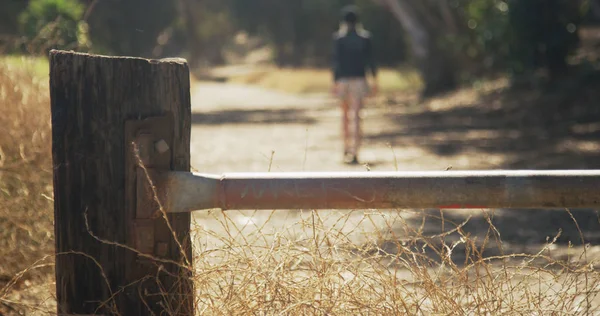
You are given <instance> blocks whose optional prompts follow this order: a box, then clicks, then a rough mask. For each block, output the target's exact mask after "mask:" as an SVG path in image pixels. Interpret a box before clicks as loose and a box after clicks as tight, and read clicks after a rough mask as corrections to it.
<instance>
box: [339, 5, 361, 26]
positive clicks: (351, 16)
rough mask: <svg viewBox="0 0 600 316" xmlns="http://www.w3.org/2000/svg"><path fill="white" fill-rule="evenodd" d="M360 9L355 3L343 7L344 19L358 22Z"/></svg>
mask: <svg viewBox="0 0 600 316" xmlns="http://www.w3.org/2000/svg"><path fill="white" fill-rule="evenodd" d="M358 16H359V9H358V7H357V6H355V5H348V6H345V7H344V8H343V9H342V20H343V21H344V22H346V23H349V24H356V23H358Z"/></svg>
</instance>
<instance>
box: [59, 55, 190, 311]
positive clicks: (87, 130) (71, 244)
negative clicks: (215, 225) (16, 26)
mask: <svg viewBox="0 0 600 316" xmlns="http://www.w3.org/2000/svg"><path fill="white" fill-rule="evenodd" d="M50 93H51V99H52V101H51V108H52V139H53V146H52V155H53V163H54V199H55V202H54V208H55V238H56V252H57V255H56V290H57V293H56V294H57V300H58V314H59V315H65V314H115V313H118V314H121V315H148V314H152V313H154V314H157V315H159V314H165V313H166V314H171V315H173V314H176V315H191V314H193V286H192V281H191V271H192V270H191V265H192V262H191V261H192V252H191V241H190V238H189V237H190V214H169V215H164V214H165V213H163V212H162V211H161V210H160V209H159V207H158V206H157V205H158V204H157V202H155V201H154V199H153V198H152V194H151V193H152V190H150V189H151V187H150V186H149V185H147V183H149V182H148V178H147V177H146V173H145V172H144V169H143V168H141V167H140V166H139V164H138V162H140V160H141V161H143V163H144V165H145V166H148V167H151V168H153V169H157V170H179V171H189V167H190V129H191V125H190V124H191V107H190V83H189V70H188V67H187V64H186V62H185V61H184V60H181V59H165V60H146V59H141V58H130V57H108V56H97V55H89V54H81V53H73V52H65V51H57V50H53V51H51V53H50ZM132 143H136V144H137V149H138V152H139V154H138V155H137V156H136V155H134V148H136V146H133V145H132ZM138 158H139V159H138ZM149 193H150V194H149ZM163 215H164V216H163ZM165 218H168V221H167V220H165ZM175 236H176V238H175Z"/></svg>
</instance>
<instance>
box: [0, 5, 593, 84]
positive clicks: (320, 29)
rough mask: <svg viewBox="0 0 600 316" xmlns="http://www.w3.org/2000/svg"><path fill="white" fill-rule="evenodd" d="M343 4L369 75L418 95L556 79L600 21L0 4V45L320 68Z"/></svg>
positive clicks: (509, 9)
mask: <svg viewBox="0 0 600 316" xmlns="http://www.w3.org/2000/svg"><path fill="white" fill-rule="evenodd" d="M347 4H357V5H358V6H359V7H360V8H361V9H362V22H363V24H364V25H365V27H366V28H367V29H368V30H370V31H372V33H373V40H374V45H375V48H376V52H377V57H378V60H379V62H380V64H382V65H385V66H391V67H396V66H400V65H406V64H408V65H413V66H415V67H416V68H417V69H418V70H419V71H420V73H421V76H422V77H423V79H424V83H425V89H424V94H426V95H429V94H431V95H433V94H436V93H440V92H443V91H445V90H448V89H452V88H454V87H456V86H457V85H460V84H461V83H464V82H469V81H472V80H474V79H476V78H481V77H483V76H488V75H495V74H498V73H506V74H509V75H511V76H512V77H513V78H514V79H516V80H515V82H518V80H520V79H523V78H525V79H524V80H525V81H527V80H529V78H531V77H532V76H537V75H539V73H544V74H545V75H546V76H548V77H549V78H556V77H559V76H561V75H563V74H564V73H565V72H566V70H567V69H568V68H569V62H570V58H571V57H572V54H573V52H574V50H575V48H576V47H577V46H578V44H579V30H580V28H581V26H582V24H586V23H587V24H596V23H598V16H599V14H600V5H599V4H598V1H597V0H356V1H351V0H330V1H322V0H253V1H248V0H169V1H167V0H128V1H118V0H102V1H98V0H0V6H1V8H2V10H0V45H1V46H2V48H3V51H4V52H6V53H13V54H14V53H38V54H46V52H47V50H48V49H50V48H61V49H74V50H79V51H90V52H95V53H102V54H114V55H134V56H142V57H150V58H160V57H168V56H183V57H185V58H187V59H188V61H189V62H190V65H191V66H192V67H193V68H195V69H202V68H207V67H211V66H215V65H223V64H227V63H242V62H244V61H246V62H248V60H244V58H245V57H247V56H249V55H251V53H252V52H256V51H262V52H268V54H267V55H268V58H267V57H263V58H262V59H261V58H260V57H256V58H254V59H252V60H251V62H253V63H257V62H260V61H264V60H265V59H268V61H270V62H273V63H274V64H276V65H278V66H283V67H327V66H328V65H329V62H330V54H331V43H330V41H331V36H332V33H333V32H334V31H335V30H336V28H337V27H338V25H339V11H340V8H342V7H343V6H344V5H347ZM418 52H424V53H418ZM254 56H262V55H256V54H255V55H254Z"/></svg>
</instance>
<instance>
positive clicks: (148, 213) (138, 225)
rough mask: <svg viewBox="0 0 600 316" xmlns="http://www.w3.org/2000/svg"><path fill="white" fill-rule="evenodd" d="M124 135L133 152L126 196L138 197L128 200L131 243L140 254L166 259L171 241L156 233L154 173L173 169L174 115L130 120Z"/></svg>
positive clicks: (158, 213)
mask: <svg viewBox="0 0 600 316" xmlns="http://www.w3.org/2000/svg"><path fill="white" fill-rule="evenodd" d="M125 133H126V137H125V138H126V141H127V147H126V148H128V149H129V150H130V154H129V155H128V161H127V166H126V168H127V171H126V183H127V188H126V189H127V190H128V192H130V193H132V194H127V195H126V196H134V197H135V200H134V201H126V206H127V210H128V212H130V214H131V216H132V225H131V228H130V234H129V236H130V241H129V244H130V246H131V247H133V248H134V249H136V250H138V251H139V252H140V253H143V254H147V255H152V256H158V257H163V256H166V255H167V252H168V248H169V246H168V245H169V240H168V239H167V238H165V237H164V236H160V235H161V234H158V233H157V229H158V228H159V225H160V219H161V218H162V214H161V212H160V206H159V204H158V203H157V199H158V197H157V196H156V194H155V192H156V187H155V186H154V185H155V184H154V183H153V181H154V180H153V179H152V170H164V171H169V170H171V169H172V167H173V166H172V160H173V151H172V148H171V147H172V144H173V121H172V116H171V115H164V116H157V117H149V118H145V119H140V120H129V121H127V122H126V123H125ZM162 235H164V234H162ZM161 237H162V238H161ZM163 239H164V240H163Z"/></svg>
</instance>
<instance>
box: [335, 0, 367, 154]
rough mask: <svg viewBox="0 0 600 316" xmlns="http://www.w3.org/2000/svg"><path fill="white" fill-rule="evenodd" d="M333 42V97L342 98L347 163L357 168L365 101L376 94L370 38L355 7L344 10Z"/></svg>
mask: <svg viewBox="0 0 600 316" xmlns="http://www.w3.org/2000/svg"><path fill="white" fill-rule="evenodd" d="M333 41H334V51H333V76H334V78H333V79H334V87H333V93H334V94H335V95H336V96H338V97H339V98H340V103H341V108H342V130H343V134H344V161H345V162H346V163H351V164H356V163H358V151H359V147H360V142H361V127H360V120H361V117H360V110H361V109H362V107H363V102H364V99H365V98H366V97H367V96H369V95H370V94H374V93H376V92H377V68H376V65H375V60H374V57H373V47H372V44H371V34H370V33H369V32H368V31H366V30H365V29H364V28H363V27H362V25H361V24H360V20H359V11H358V8H357V7H356V6H347V7H344V8H343V9H342V22H341V24H340V29H339V30H338V31H337V32H335V33H334V36H333ZM368 71H370V73H371V74H372V76H373V82H372V86H371V88H369V84H368V82H367V72H368Z"/></svg>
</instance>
